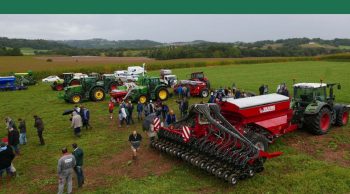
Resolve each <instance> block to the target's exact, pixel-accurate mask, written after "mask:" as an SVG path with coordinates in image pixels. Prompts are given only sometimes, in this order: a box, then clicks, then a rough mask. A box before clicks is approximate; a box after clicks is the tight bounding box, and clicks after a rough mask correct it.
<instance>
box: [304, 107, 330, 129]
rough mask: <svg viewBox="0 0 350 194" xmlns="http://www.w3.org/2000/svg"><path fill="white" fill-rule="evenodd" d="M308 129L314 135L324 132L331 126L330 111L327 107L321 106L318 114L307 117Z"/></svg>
mask: <svg viewBox="0 0 350 194" xmlns="http://www.w3.org/2000/svg"><path fill="white" fill-rule="evenodd" d="M306 124H307V125H308V128H309V130H310V131H311V132H312V133H313V134H315V135H323V134H326V133H327V132H328V130H329V128H330V126H331V113H330V110H329V109H328V108H322V109H321V110H320V112H318V114H316V115H314V116H312V117H310V118H308V122H307V123H306Z"/></svg>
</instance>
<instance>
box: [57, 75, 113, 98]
mask: <svg viewBox="0 0 350 194" xmlns="http://www.w3.org/2000/svg"><path fill="white" fill-rule="evenodd" d="M80 84H81V85H74V86H67V87H65V88H64V96H63V99H64V100H65V101H66V102H70V103H74V104H77V103H80V102H81V101H83V100H91V101H103V100H104V99H105V97H106V90H105V86H104V83H103V81H97V79H96V77H86V78H81V79H80Z"/></svg>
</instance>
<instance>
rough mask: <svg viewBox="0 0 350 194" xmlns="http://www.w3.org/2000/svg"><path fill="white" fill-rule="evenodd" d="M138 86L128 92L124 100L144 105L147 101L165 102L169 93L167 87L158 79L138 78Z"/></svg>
mask: <svg viewBox="0 0 350 194" xmlns="http://www.w3.org/2000/svg"><path fill="white" fill-rule="evenodd" d="M137 82H138V83H137V84H138V85H137V86H135V87H133V88H132V89H130V90H129V92H128V93H127V94H126V96H125V97H124V99H129V100H131V101H133V102H137V101H140V102H141V103H145V102H147V101H148V100H157V99H159V100H162V101H164V100H167V99H168V97H169V92H168V89H167V85H166V84H165V83H164V82H161V81H160V78H159V77H143V76H141V77H139V78H138V81H137Z"/></svg>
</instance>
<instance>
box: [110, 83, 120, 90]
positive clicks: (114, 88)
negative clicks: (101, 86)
mask: <svg viewBox="0 0 350 194" xmlns="http://www.w3.org/2000/svg"><path fill="white" fill-rule="evenodd" d="M118 85H119V84H118V83H117V82H112V83H110V84H109V87H108V88H109V91H112V90H116V89H117V87H118Z"/></svg>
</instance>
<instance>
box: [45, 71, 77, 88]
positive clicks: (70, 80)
mask: <svg viewBox="0 0 350 194" xmlns="http://www.w3.org/2000/svg"><path fill="white" fill-rule="evenodd" d="M75 85H80V81H79V79H77V78H74V73H63V79H60V80H57V81H55V82H53V83H52V84H51V88H52V89H53V90H56V91H61V90H63V89H64V87H67V86H75Z"/></svg>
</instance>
